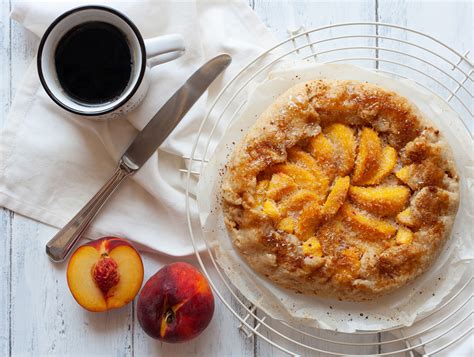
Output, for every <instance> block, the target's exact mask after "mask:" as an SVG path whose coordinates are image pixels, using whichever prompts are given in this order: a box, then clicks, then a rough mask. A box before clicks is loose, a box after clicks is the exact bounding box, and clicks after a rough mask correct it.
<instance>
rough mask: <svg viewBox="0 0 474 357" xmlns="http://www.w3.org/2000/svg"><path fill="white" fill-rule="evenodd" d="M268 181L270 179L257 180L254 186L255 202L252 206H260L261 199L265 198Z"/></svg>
mask: <svg viewBox="0 0 474 357" xmlns="http://www.w3.org/2000/svg"><path fill="white" fill-rule="evenodd" d="M269 183H270V180H261V181H258V182H257V186H256V188H255V191H256V192H255V196H254V199H255V202H254V206H260V205H262V204H263V201H264V199H265V193H266V191H267V188H268V184H269Z"/></svg>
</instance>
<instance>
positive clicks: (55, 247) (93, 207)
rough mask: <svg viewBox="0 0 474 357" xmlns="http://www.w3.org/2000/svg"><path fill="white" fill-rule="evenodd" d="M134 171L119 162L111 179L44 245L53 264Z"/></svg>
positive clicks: (65, 254)
mask: <svg viewBox="0 0 474 357" xmlns="http://www.w3.org/2000/svg"><path fill="white" fill-rule="evenodd" d="M133 172H134V171H133V170H130V168H128V166H127V165H126V164H124V163H123V162H122V161H120V164H119V166H118V167H117V169H116V170H115V172H114V174H113V175H112V177H111V178H110V179H109V180H108V181H107V182H106V183H105V185H104V186H102V188H101V189H100V190H99V192H97V193H96V194H95V196H94V197H92V199H91V200H90V201H89V202H88V203H87V204H86V205H85V206H84V208H82V209H81V210H80V211H79V212H78V213H77V214H76V215H75V216H74V218H72V219H71V220H70V221H69V223H68V224H66V225H65V226H64V228H63V229H61V230H60V231H59V232H58V233H57V234H56V235H55V236H54V237H53V238H52V239H51V240H50V241H49V242H48V244H46V254H48V256H49V257H50V258H51V260H52V261H54V262H61V261H63V260H64V259H66V257H67V256H68V254H69V252H70V251H71V249H72V248H73V247H74V246H75V245H76V243H77V242H78V241H79V239H80V238H81V235H82V233H84V231H85V230H86V228H87V227H88V226H89V224H90V223H91V221H92V220H93V219H94V217H95V216H96V215H97V213H98V212H99V210H100V209H101V208H102V206H103V205H104V204H105V202H107V200H108V199H109V197H110V196H111V195H112V193H114V191H115V190H116V189H117V188H118V187H119V186H120V184H121V183H122V182H123V181H124V180H125V179H126V178H127V177H128V176H130V175H131V174H132V173H133Z"/></svg>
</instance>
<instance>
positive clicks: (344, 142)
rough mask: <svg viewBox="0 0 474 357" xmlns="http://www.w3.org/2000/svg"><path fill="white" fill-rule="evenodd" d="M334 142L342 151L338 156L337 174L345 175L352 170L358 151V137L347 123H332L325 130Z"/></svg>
mask: <svg viewBox="0 0 474 357" xmlns="http://www.w3.org/2000/svg"><path fill="white" fill-rule="evenodd" d="M324 132H325V134H326V136H327V138H328V139H329V140H330V141H331V142H332V144H333V145H334V146H335V147H337V148H339V152H340V153H341V155H340V157H339V158H337V164H336V167H337V169H336V170H337V172H336V174H337V175H340V176H345V175H347V174H348V173H350V172H351V171H352V168H353V167H354V159H355V153H356V146H357V144H356V139H355V136H354V132H353V130H352V129H351V128H350V127H348V126H347V125H342V124H332V125H330V126H328V127H327V128H326V129H325V130H324Z"/></svg>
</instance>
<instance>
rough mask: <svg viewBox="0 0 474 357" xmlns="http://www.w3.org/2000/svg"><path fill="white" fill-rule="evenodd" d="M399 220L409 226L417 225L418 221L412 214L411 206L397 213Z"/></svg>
mask: <svg viewBox="0 0 474 357" xmlns="http://www.w3.org/2000/svg"><path fill="white" fill-rule="evenodd" d="M397 222H398V223H400V224H403V225H405V226H408V227H416V226H417V223H416V221H415V219H414V217H413V216H412V212H411V208H410V207H408V208H407V209H405V210H403V211H402V212H400V213H399V214H397Z"/></svg>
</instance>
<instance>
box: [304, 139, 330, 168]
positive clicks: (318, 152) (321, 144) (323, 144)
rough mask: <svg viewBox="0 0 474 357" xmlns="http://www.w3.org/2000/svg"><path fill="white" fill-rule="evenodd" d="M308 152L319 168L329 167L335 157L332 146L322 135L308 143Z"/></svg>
mask: <svg viewBox="0 0 474 357" xmlns="http://www.w3.org/2000/svg"><path fill="white" fill-rule="evenodd" d="M308 151H309V152H310V153H311V155H312V156H313V157H314V158H315V159H316V162H317V163H318V164H319V165H321V166H327V165H331V164H332V162H333V159H334V155H335V151H334V146H333V145H332V144H331V141H329V139H328V138H327V137H326V136H325V135H324V134H323V133H320V134H319V135H317V136H315V137H314V138H312V139H311V140H310V141H309V145H308Z"/></svg>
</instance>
